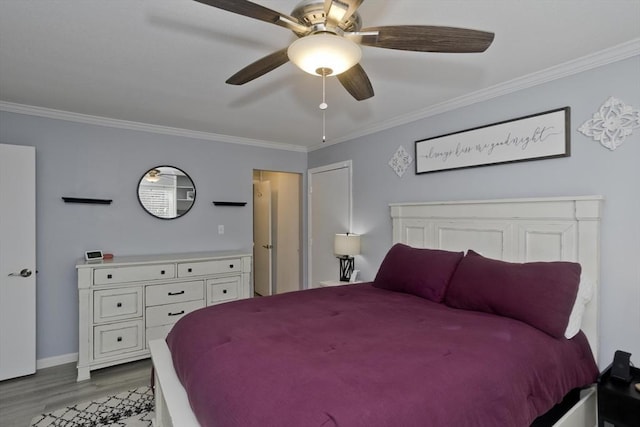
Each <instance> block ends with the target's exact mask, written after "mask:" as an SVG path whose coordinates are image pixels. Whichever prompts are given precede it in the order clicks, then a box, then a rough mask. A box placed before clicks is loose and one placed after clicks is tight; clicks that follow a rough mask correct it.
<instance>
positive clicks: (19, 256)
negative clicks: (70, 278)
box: [0, 144, 36, 380]
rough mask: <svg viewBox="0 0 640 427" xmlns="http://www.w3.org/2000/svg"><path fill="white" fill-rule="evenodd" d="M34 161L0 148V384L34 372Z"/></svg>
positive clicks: (31, 155) (22, 151) (30, 152)
mask: <svg viewBox="0 0 640 427" xmlns="http://www.w3.org/2000/svg"><path fill="white" fill-rule="evenodd" d="M35 159H36V150H35V148H34V147H22V146H15V145H6V144H0V380H5V379H8V378H15V377H19V376H23V375H28V374H33V373H34V372H35V371H36V209H35V207H36V179H35V177H36V163H35Z"/></svg>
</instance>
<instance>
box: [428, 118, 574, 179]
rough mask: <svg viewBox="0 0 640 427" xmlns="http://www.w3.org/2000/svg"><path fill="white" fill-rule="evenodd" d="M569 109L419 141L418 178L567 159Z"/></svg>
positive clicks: (568, 153) (569, 148)
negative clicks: (431, 174)
mask: <svg viewBox="0 0 640 427" xmlns="http://www.w3.org/2000/svg"><path fill="white" fill-rule="evenodd" d="M570 111H571V110H570V108H569V107H565V108H559V109H557V110H551V111H546V112H544V113H539V114H534V115H530V116H525V117H519V118H516V119H511V120H507V121H504V122H499V123H494V124H490V125H486V126H481V127H477V128H473V129H467V130H463V131H459V132H454V133H450V134H446V135H441V136H436V137H434V138H427V139H423V140H420V141H416V174H421V173H429V172H438V171H443V170H450V169H461V168H470V167H477V166H488V165H495V164H499V163H511V162H522V161H526V160H540V159H550V158H555V157H568V156H570V155H571V144H570V129H571V126H570Z"/></svg>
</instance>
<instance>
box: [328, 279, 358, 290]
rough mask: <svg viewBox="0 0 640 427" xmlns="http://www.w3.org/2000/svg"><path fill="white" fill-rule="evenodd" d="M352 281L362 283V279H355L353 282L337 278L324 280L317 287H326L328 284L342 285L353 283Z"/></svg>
mask: <svg viewBox="0 0 640 427" xmlns="http://www.w3.org/2000/svg"><path fill="white" fill-rule="evenodd" d="M354 283H362V280H356V281H355V282H341V281H339V280H324V281H322V282H320V284H319V285H318V287H319V288H326V287H329V286H342V285H353V284H354Z"/></svg>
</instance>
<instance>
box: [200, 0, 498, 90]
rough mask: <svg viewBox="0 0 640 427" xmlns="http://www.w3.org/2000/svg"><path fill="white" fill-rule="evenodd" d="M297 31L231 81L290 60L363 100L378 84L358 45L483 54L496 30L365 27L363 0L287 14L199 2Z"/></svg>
mask: <svg viewBox="0 0 640 427" xmlns="http://www.w3.org/2000/svg"><path fill="white" fill-rule="evenodd" d="M195 1H197V2H199V3H203V4H206V5H209V6H213V7H216V8H218V9H223V10H226V11H229V12H233V13H237V14H239V15H243V16H248V17H250V18H254V19H258V20H260V21H264V22H269V23H271V24H275V25H278V26H281V27H284V28H288V29H289V30H291V31H293V32H294V33H295V34H296V36H297V37H298V39H297V40H296V41H294V42H293V43H292V44H291V45H290V46H288V47H286V48H284V49H280V50H278V51H276V52H274V53H272V54H270V55H267V56H265V57H264V58H261V59H259V60H257V61H256V62H254V63H252V64H250V65H248V66H247V67H245V68H243V69H242V70H240V71H238V72H237V73H236V74H234V75H233V76H231V77H230V78H229V79H228V80H227V81H226V83H228V84H232V85H243V84H245V83H248V82H250V81H252V80H254V79H256V78H258V77H260V76H262V75H264V74H266V73H268V72H270V71H273V70H274V69H276V68H278V67H279V66H281V65H283V64H285V63H287V62H288V61H289V60H291V61H292V62H293V63H294V64H296V65H297V66H298V67H300V68H301V69H303V70H304V71H306V72H308V73H310V74H314V75H319V76H333V75H336V76H337V77H338V80H339V81H340V83H341V84H342V86H344V88H345V89H346V90H347V91H348V92H349V93H350V94H351V95H352V96H353V97H354V98H355V99H357V100H358V101H362V100H364V99H368V98H371V97H372V96H373V94H374V93H373V87H372V86H371V82H370V80H369V77H368V76H367V74H366V72H365V71H364V69H363V68H362V66H361V65H360V64H359V61H360V58H361V55H362V54H361V50H360V46H359V45H363V46H373V47H381V48H386V49H398V50H409V51H417V52H445V53H473V52H484V51H485V50H486V49H487V48H488V47H489V46H490V45H491V42H492V41H493V37H494V34H493V33H491V32H486V31H478V30H471V29H467V28H455V27H442V26H432V25H391V26H380V27H367V28H362V20H361V18H360V15H359V14H358V12H357V9H358V7H359V6H360V5H361V4H362V3H363V1H364V0H303V1H302V2H300V3H299V4H298V5H297V6H296V7H295V8H294V9H293V11H292V12H291V15H285V14H283V13H280V12H276V11H274V10H271V9H269V8H266V7H264V6H261V5H259V4H256V3H253V2H251V1H247V0H195Z"/></svg>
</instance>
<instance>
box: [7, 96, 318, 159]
mask: <svg viewBox="0 0 640 427" xmlns="http://www.w3.org/2000/svg"><path fill="white" fill-rule="evenodd" d="M0 111H6V112H9V113H18V114H26V115H30V116H38V117H45V118H48V119H57V120H66V121H69V122H76V123H84V124H91V125H98V126H106V127H112V128H118V129H126V130H133V131H140V132H151V133H158V134H163V135H171V136H180V137H183V138H194V139H204V140H208V141H216V142H227V143H230V144H241V145H251V146H254V147H261V148H271V149H276V150H287V151H298V152H303V153H304V152H307V148H306V147H301V146H299V145H293V144H285V143H278V142H272V141H263V140H258V139H249V138H241V137H236V136H230V135H220V134H216V133H210V132H199V131H194V130H189V129H182V128H173V127H168V126H160V125H152V124H148V123H140V122H132V121H127V120H119V119H111V118H108V117H100V116H91V115H88V114H80V113H73V112H70V111H63V110H55V109H52V108H44V107H36V106H33V105H24V104H16V103H13V102H5V101H0Z"/></svg>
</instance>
